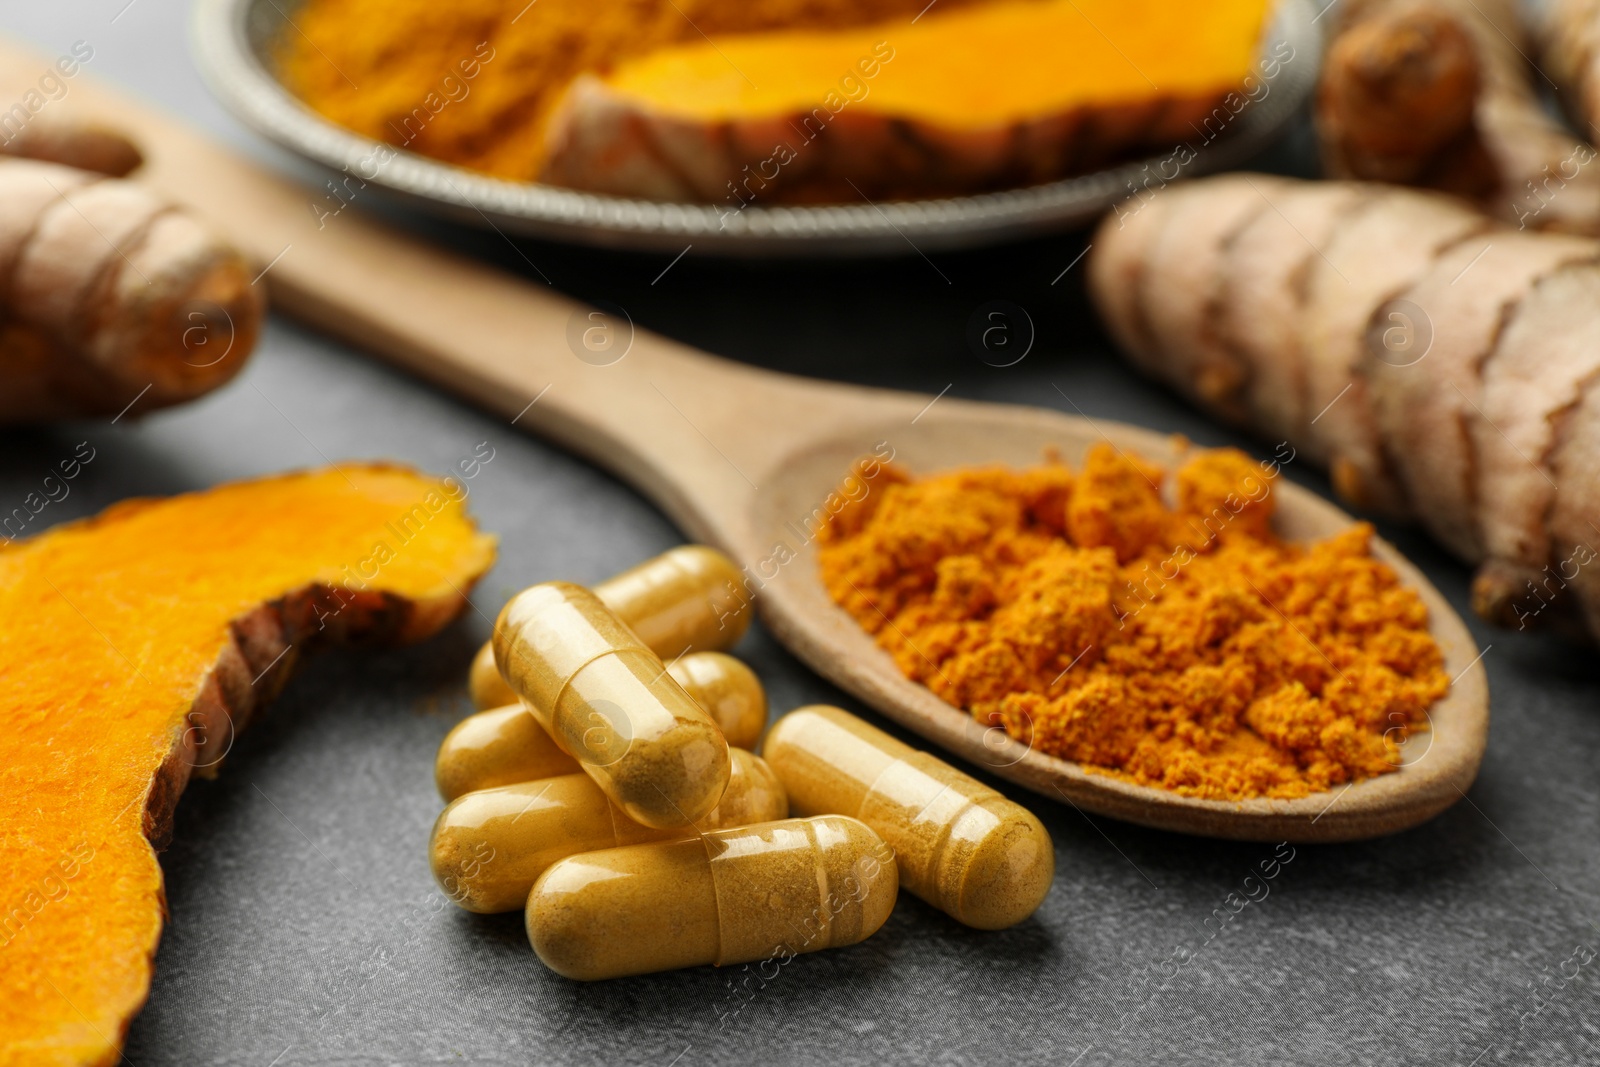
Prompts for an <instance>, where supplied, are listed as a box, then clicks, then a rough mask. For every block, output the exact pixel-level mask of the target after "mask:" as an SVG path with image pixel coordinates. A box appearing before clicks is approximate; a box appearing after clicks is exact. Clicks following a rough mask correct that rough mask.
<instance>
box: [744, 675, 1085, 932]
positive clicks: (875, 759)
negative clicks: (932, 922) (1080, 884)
mask: <svg viewBox="0 0 1600 1067" xmlns="http://www.w3.org/2000/svg"><path fill="white" fill-rule="evenodd" d="M762 751H763V754H764V755H765V756H766V758H767V762H768V763H769V764H771V766H772V769H773V770H774V771H775V772H777V775H778V778H779V780H781V781H782V782H783V786H784V789H785V790H786V791H787V792H788V794H789V804H790V806H791V807H792V808H793V810H794V811H795V812H797V813H798V814H801V815H812V814H817V813H819V812H825V811H831V812H839V813H841V814H845V815H852V816H854V817H855V818H857V819H860V820H861V821H862V822H864V823H866V824H867V825H868V826H870V827H872V828H873V829H874V830H876V831H877V832H878V833H879V834H880V835H881V836H882V837H883V839H884V840H885V841H887V842H888V843H889V845H890V846H891V847H892V848H893V849H894V853H895V859H896V861H897V862H898V864H899V867H900V881H901V884H902V885H904V886H905V887H906V889H908V890H910V891H911V892H912V893H915V894H916V895H917V896H919V897H921V898H922V899H923V900H926V901H927V902H928V903H929V904H932V905H933V906H934V907H936V908H938V909H939V910H940V911H943V912H945V913H947V914H949V915H950V916H952V917H953V918H955V919H957V920H959V921H961V922H963V923H966V924H967V925H968V926H975V927H977V928H978V929H980V930H1001V929H1004V928H1005V927H1007V926H1011V925H1014V924H1016V923H1019V922H1021V921H1022V920H1023V919H1026V918H1027V917H1028V916H1030V915H1032V914H1033V913H1034V911H1035V910H1036V909H1037V908H1038V907H1039V905H1040V904H1041V903H1042V902H1043V901H1044V897H1045V894H1046V893H1048V892H1049V891H1050V883H1051V881H1052V880H1053V879H1054V878H1055V871H1056V864H1055V849H1054V847H1053V846H1052V845H1051V843H1050V834H1049V833H1048V832H1047V831H1046V830H1045V828H1044V824H1043V823H1041V822H1040V821H1039V820H1038V819H1037V818H1035V817H1034V814H1033V813H1032V812H1031V811H1029V810H1028V809H1027V808H1024V807H1023V806H1022V805H1020V804H1016V803H1013V802H1012V801H1009V800H1007V799H1006V798H1005V797H1003V796H1001V795H1000V794H999V793H997V792H995V791H994V790H993V789H990V788H989V787H988V786H986V785H984V784H983V783H982V782H979V781H977V780H976V779H974V778H971V777H969V776H967V775H965V774H962V773H961V772H960V771H958V770H956V769H955V768H954V767H952V766H950V765H949V764H948V763H945V762H943V761H942V760H938V759H935V758H934V757H933V756H930V755H928V754H927V753H926V752H918V751H917V750H916V749H914V748H911V747H910V746H909V745H903V744H901V743H900V742H899V741H896V740H895V739H894V738H892V737H890V736H889V735H888V734H886V733H884V732H883V731H882V730H879V729H877V728H876V727H873V726H870V725H868V724H867V723H865V722H862V721H861V720H860V719H858V718H856V717H855V716H854V715H851V714H850V713H848V712H846V711H843V710H841V709H839V708H833V707H827V706H825V705H821V704H817V705H813V706H811V707H805V708H799V709H797V710H795V711H792V712H790V713H789V714H787V715H785V716H784V717H783V718H781V719H779V720H778V721H777V722H776V723H774V724H773V726H772V731H771V732H770V733H769V734H768V735H767V743H766V745H765V746H764V748H763V750H762Z"/></svg>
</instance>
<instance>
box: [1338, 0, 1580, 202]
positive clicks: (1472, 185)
mask: <svg viewBox="0 0 1600 1067" xmlns="http://www.w3.org/2000/svg"><path fill="white" fill-rule="evenodd" d="M1563 2H1564V3H1565V6H1566V7H1567V8H1568V9H1573V10H1575V9H1576V8H1578V7H1583V8H1585V9H1586V11H1585V14H1584V16H1583V17H1584V18H1588V19H1590V21H1591V22H1592V21H1594V20H1593V16H1591V15H1588V14H1587V9H1592V8H1594V7H1595V5H1594V4H1593V3H1588V2H1585V0H1563ZM1558 6H1561V5H1560V4H1559V3H1558ZM1340 8H1341V10H1340V13H1339V16H1338V23H1337V26H1336V28H1335V31H1334V37H1333V40H1332V43H1331V44H1330V45H1329V47H1328V54H1327V60H1326V62H1325V64H1324V66H1323V72H1322V80H1321V84H1320V85H1319V87H1318V93H1317V106H1316V118H1317V130H1318V134H1319V137H1320V140H1321V143H1322V156H1323V164H1324V166H1325V168H1326V170H1327V171H1328V173H1329V175H1330V176H1332V177H1337V178H1360V179H1366V180H1372V181H1387V182H1396V183H1399V184H1404V185H1416V186H1420V187H1424V188H1430V189H1437V190H1440V191H1443V192H1448V193H1454V194H1456V195H1458V196H1461V197H1465V198H1466V199H1468V200H1471V201H1473V202H1474V203H1476V204H1477V205H1478V206H1479V207H1480V208H1481V209H1482V210H1484V211H1486V212H1488V213H1489V214H1491V215H1494V216H1495V217H1497V218H1500V219H1504V220H1506V221H1507V222H1512V223H1516V224H1517V225H1518V226H1519V227H1520V228H1524V229H1540V230H1560V231H1564V232H1569V233H1583V234H1597V233H1600V168H1597V167H1595V166H1593V165H1592V164H1593V163H1594V162H1595V159H1596V152H1595V149H1594V147H1593V146H1592V145H1590V144H1589V143H1588V142H1587V141H1586V140H1584V139H1582V138H1580V137H1576V136H1574V135H1573V134H1572V133H1571V132H1570V131H1568V130H1567V129H1566V128H1564V127H1563V126H1562V125H1561V124H1560V122H1558V121H1557V120H1556V119H1555V118H1554V117H1552V116H1551V115H1550V114H1549V113H1548V112H1547V111H1546V110H1545V108H1544V106H1543V103H1542V101H1541V100H1540V99H1539V95H1538V92H1537V91H1536V89H1537V86H1536V84H1535V82H1534V78H1535V75H1534V73H1533V71H1532V70H1531V68H1530V66H1529V64H1528V61H1527V58H1526V56H1527V54H1528V53H1529V52H1530V51H1531V50H1532V49H1531V46H1530V44H1529V42H1528V38H1527V34H1525V33H1524V32H1523V28H1522V25H1521V22H1520V21H1519V16H1518V11H1517V5H1516V3H1515V2H1514V0H1346V2H1345V3H1343V4H1341V5H1340ZM1571 21H1573V22H1575V23H1578V24H1579V25H1580V26H1582V27H1583V28H1585V29H1588V27H1587V26H1586V25H1584V24H1582V23H1581V20H1579V19H1577V18H1576V17H1574V18H1573V19H1572V20H1571ZM1595 36H1596V33H1595V31H1594V30H1593V29H1589V32H1588V33H1587V35H1586V37H1584V38H1583V39H1584V40H1592V39H1593V38H1594V37H1595ZM1578 40H1579V35H1576V34H1575V35H1573V37H1572V39H1571V40H1570V41H1568V42H1567V43H1568V44H1569V45H1571V46H1573V47H1576V45H1577V44H1578ZM1566 54H1567V57H1568V58H1567V66H1568V68H1577V69H1581V67H1582V65H1583V63H1582V61H1580V60H1579V59H1578V57H1577V56H1576V55H1572V54H1571V52H1570V51H1569V52H1568V53H1566ZM1588 128H1589V129H1590V130H1591V131H1592V130H1593V127H1588Z"/></svg>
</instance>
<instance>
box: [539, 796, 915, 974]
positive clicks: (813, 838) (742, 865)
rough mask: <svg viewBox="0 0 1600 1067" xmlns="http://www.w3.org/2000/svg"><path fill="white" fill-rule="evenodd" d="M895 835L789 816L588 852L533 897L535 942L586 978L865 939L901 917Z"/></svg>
mask: <svg viewBox="0 0 1600 1067" xmlns="http://www.w3.org/2000/svg"><path fill="white" fill-rule="evenodd" d="M898 884H899V879H898V874H897V872H896V870H895V864H894V856H893V854H892V853H891V852H890V850H889V848H888V847H887V846H886V845H885V844H884V842H883V839H882V838H880V837H879V836H878V835H877V834H875V833H873V832H872V830H870V829H869V828H868V827H866V826H864V825H863V824H862V823H860V822H857V821H856V820H855V819H850V818H846V817H844V816H842V815H824V816H820V817H818V818H814V819H786V820H784V821H783V822H769V823H761V824H758V825H755V826H742V827H739V828H738V829H732V830H716V831H713V832H711V833H708V834H703V835H701V836H700V837H695V838H688V839H685V840H679V841H661V842H656V843H653V844H646V845H629V846H627V847H624V848H610V849H605V850H604V851H601V852H585V853H582V854H580V855H576V856H569V857H568V858H566V859H564V860H561V861H559V862H557V863H556V864H555V865H554V866H552V867H551V868H550V869H549V870H547V871H545V872H544V874H542V875H540V877H539V880H538V881H537V882H536V883H534V886H533V892H531V893H529V894H528V913H527V921H528V940H529V941H530V942H531V943H532V945H533V950H534V952H536V953H538V955H539V959H541V960H543V961H544V964H545V966H546V967H549V968H550V969H551V970H552V971H555V972H556V973H557V974H560V975H565V976H566V977H568V978H576V979H578V980H579V981H585V982H588V981H595V980H598V979H602V978H621V977H624V976H627V975H633V974H650V973H653V972H655V971H670V970H675V969H677V968H679V967H698V966H701V965H703V964H707V963H714V964H716V965H718V966H727V965H729V964H736V963H752V962H754V961H756V960H767V959H774V960H778V961H779V962H781V963H787V962H788V961H789V960H790V959H791V958H793V957H794V956H797V955H800V954H801V953H805V952H815V951H817V950H818V949H824V948H842V947H844V946H846V945H854V944H856V943H857V942H859V941H864V940H866V939H867V938H868V937H870V936H871V935H872V934H873V933H874V932H876V931H877V929H878V927H880V926H882V925H883V922H884V920H885V919H887V918H888V917H889V913H890V912H891V911H893V910H894V901H895V894H896V891H897V888H898Z"/></svg>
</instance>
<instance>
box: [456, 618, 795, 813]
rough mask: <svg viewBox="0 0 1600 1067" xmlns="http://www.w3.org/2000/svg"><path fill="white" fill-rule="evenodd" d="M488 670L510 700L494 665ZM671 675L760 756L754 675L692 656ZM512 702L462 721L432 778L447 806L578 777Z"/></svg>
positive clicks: (761, 704) (722, 658)
mask: <svg viewBox="0 0 1600 1067" xmlns="http://www.w3.org/2000/svg"><path fill="white" fill-rule="evenodd" d="M490 651H491V652H492V651H493V649H491V650H490ZM473 666H474V668H476V666H477V664H476V663H474V664H473ZM489 666H490V669H491V670H493V671H494V677H495V681H496V682H498V683H499V684H500V685H502V686H504V687H505V690H506V692H507V693H510V692H511V687H510V686H507V685H506V684H505V682H504V681H503V680H502V679H501V678H500V671H499V669H498V668H496V667H495V666H494V661H493V659H491V660H490V663H489ZM667 673H668V674H670V675H672V677H673V678H674V679H676V680H677V683H678V684H679V685H681V686H683V690H684V692H686V693H688V694H689V695H690V696H692V697H694V700H695V703H697V704H699V705H700V706H701V707H702V708H704V709H705V710H706V712H707V713H708V714H709V715H710V716H711V719H712V721H713V722H715V723H716V724H717V728H718V729H720V730H721V731H722V735H723V737H725V738H726V739H727V741H728V744H730V745H732V746H734V747H735V748H744V749H751V750H754V749H755V747H756V743H757V742H758V741H760V740H761V734H762V731H764V730H765V729H766V728H767V694H766V691H765V690H764V689H762V688H761V679H759V678H757V677H756V673H755V671H752V670H751V669H750V668H749V667H746V666H745V665H744V664H743V663H741V662H740V661H739V660H737V659H734V658H733V657H732V656H730V655H728V654H727V653H725V652H693V653H690V654H689V655H687V656H683V657H680V658H678V659H675V660H673V661H672V662H671V663H669V664H667ZM509 699H510V703H508V705H507V706H506V707H503V708H491V709H489V710H488V711H480V712H478V713H477V714H476V715H469V716H467V717H466V718H465V719H462V720H461V721H460V722H459V723H457V724H456V727H455V729H453V730H451V731H450V733H449V734H447V735H446V736H445V739H444V741H443V743H441V744H440V745H439V755H438V758H437V759H436V760H435V761H434V765H433V777H434V781H435V782H437V783H438V785H439V795H440V796H442V797H444V799H445V800H454V799H455V798H456V797H458V796H460V795H461V794H463V793H467V792H471V791H472V790H474V789H493V788H494V787H495V786H500V785H513V784H515V783H517V782H531V781H533V780H534V779H536V778H554V777H555V776H556V775H558V774H573V773H575V772H576V771H577V770H578V764H577V761H576V760H574V759H573V758H572V757H571V756H569V755H567V754H566V753H565V752H562V751H561V749H560V748H558V747H557V746H556V743H555V742H554V741H553V740H551V739H550V735H549V734H547V733H545V732H544V728H543V727H541V726H540V725H539V723H538V721H537V720H536V719H534V717H533V715H532V714H531V713H530V712H529V711H528V709H527V708H525V707H524V706H523V704H522V702H521V701H519V700H517V699H516V697H515V696H512V697H510V698H509Z"/></svg>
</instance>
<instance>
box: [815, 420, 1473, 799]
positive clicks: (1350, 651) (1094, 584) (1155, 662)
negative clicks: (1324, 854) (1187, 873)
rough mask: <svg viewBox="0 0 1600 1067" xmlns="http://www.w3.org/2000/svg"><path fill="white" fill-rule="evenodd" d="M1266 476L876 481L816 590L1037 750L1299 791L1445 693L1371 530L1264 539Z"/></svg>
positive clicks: (1221, 467) (1200, 461) (1144, 474)
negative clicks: (1301, 541)
mask: <svg viewBox="0 0 1600 1067" xmlns="http://www.w3.org/2000/svg"><path fill="white" fill-rule="evenodd" d="M1277 476H1278V468H1277V465H1276V464H1274V463H1264V464H1258V463H1256V462H1255V461H1253V460H1251V459H1250V458H1249V457H1247V456H1245V455H1244V454H1243V453H1241V452H1238V451H1235V450H1231V449H1230V450H1219V451H1208V452H1201V453H1198V454H1196V455H1195V456H1194V457H1193V458H1191V459H1189V460H1188V461H1187V462H1186V463H1185V464H1184V465H1183V466H1181V467H1180V468H1179V469H1178V470H1177V471H1176V474H1175V477H1174V478H1173V479H1172V484H1170V485H1167V484H1166V483H1167V480H1168V479H1167V472H1165V471H1163V470H1162V469H1161V468H1159V467H1157V466H1154V465H1152V464H1150V463H1147V462H1145V461H1144V460H1142V459H1140V458H1138V457H1135V456H1130V455H1128V454H1126V453H1123V452H1120V451H1118V450H1116V449H1114V448H1113V447H1112V446H1110V445H1100V446H1097V447H1096V448H1095V449H1093V450H1092V451H1091V452H1090V453H1089V455H1088V457H1087V460H1086V463H1085V465H1084V468H1083V470H1082V472H1081V473H1076V474H1075V473H1073V472H1072V471H1070V470H1069V469H1068V468H1067V467H1065V466H1064V465H1061V464H1059V463H1049V464H1046V465H1044V466H1042V467H1039V468H1035V469H1032V470H1026V471H1014V470H1009V469H1004V468H999V467H983V468H974V469H969V470H958V471H955V472H952V473H948V474H942V475H937V476H934V477H929V478H925V479H913V478H912V477H910V476H909V475H908V474H907V473H906V472H905V471H904V470H902V469H900V468H897V467H894V466H888V467H884V468H882V469H881V470H880V472H879V473H878V475H877V477H875V478H874V479H872V481H871V482H870V485H871V489H870V491H869V492H868V493H867V494H866V495H865V496H861V497H860V499H858V500H857V501H856V502H854V503H852V504H851V505H850V506H849V507H847V508H846V509H845V510H843V511H841V512H840V513H838V514H837V515H836V516H834V518H833V519H832V520H831V522H830V523H829V524H828V525H827V526H826V527H825V528H824V529H823V530H822V532H821V535H820V538H819V542H820V544H819V551H820V560H821V566H822V576H823V580H824V582H825V584H826V586H827V589H828V592H829V595H830V596H831V597H832V598H833V599H834V600H835V601H836V602H837V603H839V604H840V605H841V606H842V607H844V608H845V610H847V611H848V612H849V613H850V614H851V615H852V616H853V617H854V618H855V619H856V620H857V621H858V622H859V623H860V624H861V625H862V626H863V627H864V628H865V629H866V630H867V631H868V632H869V633H871V634H873V635H874V637H875V638H876V639H877V641H878V643H879V644H880V645H881V646H882V647H883V648H885V649H886V650H887V651H888V652H889V653H890V654H891V655H892V656H893V657H894V660H895V662H896V664H897V665H898V666H899V668H900V669H901V671H903V672H904V673H905V674H906V675H907V676H908V677H909V678H911V679H913V680H915V681H918V682H921V683H922V684H924V685H926V686H927V687H928V688H929V689H931V690H932V691H933V692H934V693H935V694H937V695H938V696H939V697H941V698H942V699H944V700H945V701H947V702H948V703H950V704H953V705H955V706H956V707H959V708H964V709H966V710H968V711H969V712H970V713H971V714H972V715H974V716H975V717H976V718H978V719H979V720H980V721H982V722H985V723H988V724H992V725H999V726H1003V727H1004V728H1005V730H1006V732H1007V733H1008V734H1010V735H1011V736H1012V737H1015V738H1017V739H1018V740H1021V741H1025V742H1027V743H1029V744H1031V745H1032V746H1033V747H1034V748H1036V749H1038V750H1040V751H1042V752H1045V753H1047V754H1050V755H1054V756H1059V757H1061V758H1063V759H1069V760H1075V761H1078V762H1080V763H1082V764H1084V765H1086V766H1087V767H1090V768H1093V769H1099V770H1102V771H1104V772H1105V773H1107V774H1111V775H1115V776H1117V777H1121V778H1125V779H1128V780H1130V781H1133V782H1137V783H1139V784H1142V785H1151V786H1158V787H1164V788H1167V789H1171V790H1174V791H1175V792H1178V793H1181V794H1184V795H1187V796H1195V797H1202V798H1207V799H1216V800H1239V799H1244V798H1248V797H1262V796H1265V797H1280V798H1291V797H1301V796H1305V795H1307V794H1310V793H1314V792H1319V791H1323V790H1327V789H1331V788H1333V787H1335V786H1337V785H1340V784H1342V783H1345V782H1350V781H1356V780H1359V779H1363V778H1369V777H1373V776H1375V775H1380V774H1385V773H1389V772H1392V771H1394V770H1397V769H1398V768H1399V766H1400V765H1401V763H1402V759H1401V755H1400V751H1401V746H1403V745H1404V744H1405V742H1406V739H1407V737H1408V736H1409V734H1410V733H1411V732H1412V731H1415V730H1417V729H1425V728H1426V723H1427V709H1428V707H1429V706H1430V705H1431V704H1432V703H1433V702H1434V701H1435V700H1437V699H1439V698H1440V697H1441V696H1443V695H1444V693H1445V691H1446V690H1447V689H1448V688H1449V685H1450V682H1449V679H1448V677H1447V676H1446V675H1445V674H1444V671H1443V668H1442V664H1443V657H1442V654H1441V652H1440V649H1439V647H1438V645H1437V644H1436V643H1435V642H1434V639H1433V637H1432V636H1431V635H1430V633H1429V631H1428V615H1427V609H1426V607H1425V606H1424V604H1423V602H1422V600H1421V598H1420V597H1418V596H1417V594H1416V593H1415V592H1414V591H1413V590H1411V589H1408V588H1406V587H1405V586H1403V585H1402V584H1401V583H1400V580H1399V578H1398V577H1397V576H1396V574H1395V573H1394V571H1393V570H1392V569H1391V568H1390V567H1389V566H1387V565H1386V564H1384V563H1382V562H1381V561H1379V560H1377V559H1375V558H1373V556H1372V555H1371V554H1370V552H1369V546H1370V543H1371V538H1372V536H1373V531H1372V528H1371V527H1370V526H1368V525H1367V524H1365V523H1362V524H1357V525H1354V526H1352V527H1351V528H1350V529H1349V530H1347V531H1345V532H1343V533H1341V534H1339V535H1337V536H1335V537H1332V538H1329V539H1327V540H1325V541H1321V542H1317V543H1314V544H1309V545H1297V544H1291V543H1288V542H1285V541H1284V540H1282V539H1280V538H1279V537H1278V536H1277V535H1276V534H1274V533H1273V531H1272V529H1271V525H1270V522H1271V517H1272V510H1273V503H1274V498H1273V481H1274V479H1275V478H1276V477H1277ZM1163 487H1165V488H1167V489H1168V490H1169V491H1170V493H1171V496H1172V498H1173V503H1171V504H1169V503H1167V501H1166V499H1164V496H1163ZM856 495H857V496H860V494H859V493H857V494H856Z"/></svg>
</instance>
